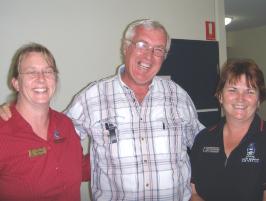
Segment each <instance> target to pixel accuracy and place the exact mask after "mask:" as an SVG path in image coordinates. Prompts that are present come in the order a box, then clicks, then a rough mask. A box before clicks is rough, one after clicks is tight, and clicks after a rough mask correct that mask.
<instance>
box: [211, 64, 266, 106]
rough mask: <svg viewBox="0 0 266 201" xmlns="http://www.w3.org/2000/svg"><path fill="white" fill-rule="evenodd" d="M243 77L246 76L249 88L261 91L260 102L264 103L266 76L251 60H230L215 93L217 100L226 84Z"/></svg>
mask: <svg viewBox="0 0 266 201" xmlns="http://www.w3.org/2000/svg"><path fill="white" fill-rule="evenodd" d="M241 75H245V76H246V80H247V84H248V86H252V87H253V88H255V89H257V90H258V91H259V100H260V102H261V103H262V102H263V101H264V100H265V99H266V88H265V82H264V75H263V72H262V71H261V70H260V68H259V67H258V65H257V64H256V63H255V62H254V61H253V60H251V59H234V60H229V61H227V62H226V63H225V64H224V65H223V67H222V70H221V75H220V80H219V83H218V86H217V89H216V93H215V96H216V98H218V99H219V97H220V95H221V93H222V90H223V88H224V86H225V84H226V82H229V83H235V82H237V81H238V80H239V79H240V77H241Z"/></svg>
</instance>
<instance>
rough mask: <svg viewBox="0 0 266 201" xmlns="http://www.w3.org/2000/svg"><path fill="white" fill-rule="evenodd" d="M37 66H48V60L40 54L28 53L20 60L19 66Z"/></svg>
mask: <svg viewBox="0 0 266 201" xmlns="http://www.w3.org/2000/svg"><path fill="white" fill-rule="evenodd" d="M36 65H37V66H38V65H46V66H47V65H48V59H46V57H45V55H44V54H43V53H41V52H28V53H26V54H24V55H23V56H22V57H21V59H20V66H21V67H27V66H29V67H30V66H36Z"/></svg>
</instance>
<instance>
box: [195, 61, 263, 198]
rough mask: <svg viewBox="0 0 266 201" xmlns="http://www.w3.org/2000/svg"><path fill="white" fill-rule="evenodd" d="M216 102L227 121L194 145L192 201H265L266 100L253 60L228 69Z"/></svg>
mask: <svg viewBox="0 0 266 201" xmlns="http://www.w3.org/2000/svg"><path fill="white" fill-rule="evenodd" d="M216 97H217V98H218V100H219V102H220V104H221V106H222V108H223V111H224V115H225V117H224V118H222V119H221V121H220V122H219V123H218V124H217V125H215V126H213V127H211V128H206V129H204V130H202V131H201V132H200V133H199V134H198V135H197V137H196V139H195V142H194V145H193V148H192V151H191V164H192V179H191V183H192V198H191V200H192V201H196V200H205V201H262V200H266V193H265V189H266V124H265V122H264V121H263V120H262V119H261V118H260V117H259V116H258V115H257V114H256V111H257V109H258V107H259V105H260V104H261V103H262V102H263V101H264V100H265V98H266V90H265V83H264V76H263V73H262V71H261V70H260V69H259V67H258V66H257V65H256V63H255V62H254V61H252V60H233V61H231V62H228V63H226V64H225V65H224V66H223V68H222V71H221V77H220V81H219V83H218V87H217V90H216Z"/></svg>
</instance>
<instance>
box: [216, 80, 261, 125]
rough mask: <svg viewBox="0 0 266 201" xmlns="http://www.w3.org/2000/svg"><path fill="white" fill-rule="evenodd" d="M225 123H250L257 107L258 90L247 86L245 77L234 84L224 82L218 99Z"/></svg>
mask: <svg viewBox="0 0 266 201" xmlns="http://www.w3.org/2000/svg"><path fill="white" fill-rule="evenodd" d="M219 101H220V103H221V104H222V106H223V109H224V112H225V116H226V120H227V121H242V122H245V121H248V122H251V121H252V120H253V117H254V115H255V113H256V110H257V108H258V106H259V91H258V89H255V88H253V87H252V86H248V83H247V81H246V76H245V75H241V77H240V79H239V80H237V81H236V83H229V82H226V84H225V86H224V88H223V91H222V93H221V95H220V99H219Z"/></svg>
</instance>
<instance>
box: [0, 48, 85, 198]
mask: <svg viewBox="0 0 266 201" xmlns="http://www.w3.org/2000/svg"><path fill="white" fill-rule="evenodd" d="M57 81H58V70H57V67H56V62H55V59H54V57H53V55H52V54H51V52H50V51H49V50H48V49H47V48H46V47H44V46H42V45H40V44H36V43H30V44H27V45H25V46H22V47H21V48H20V49H18V50H17V52H16V54H15V55H14V57H13V60H12V64H11V68H10V84H11V87H12V88H13V89H14V91H15V92H16V101H15V102H14V104H12V105H11V112H12V117H11V118H10V119H9V120H8V121H3V120H2V119H0V200H5V201H18V200H19V201H79V200H80V184H81V181H82V159H83V157H82V148H81V145H80V139H79V137H78V135H77V134H76V133H75V129H74V127H73V124H72V122H71V121H70V120H69V119H68V118H67V117H66V116H65V115H64V114H62V113H59V112H56V111H54V110H53V109H51V108H50V101H51V99H52V97H53V95H54V93H55V91H56V86H57ZM84 162H85V163H86V162H87V163H88V160H87V161H84ZM83 164H84V163H83ZM87 168H88V167H87ZM84 172H86V171H84ZM88 173H89V169H87V172H86V174H88Z"/></svg>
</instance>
